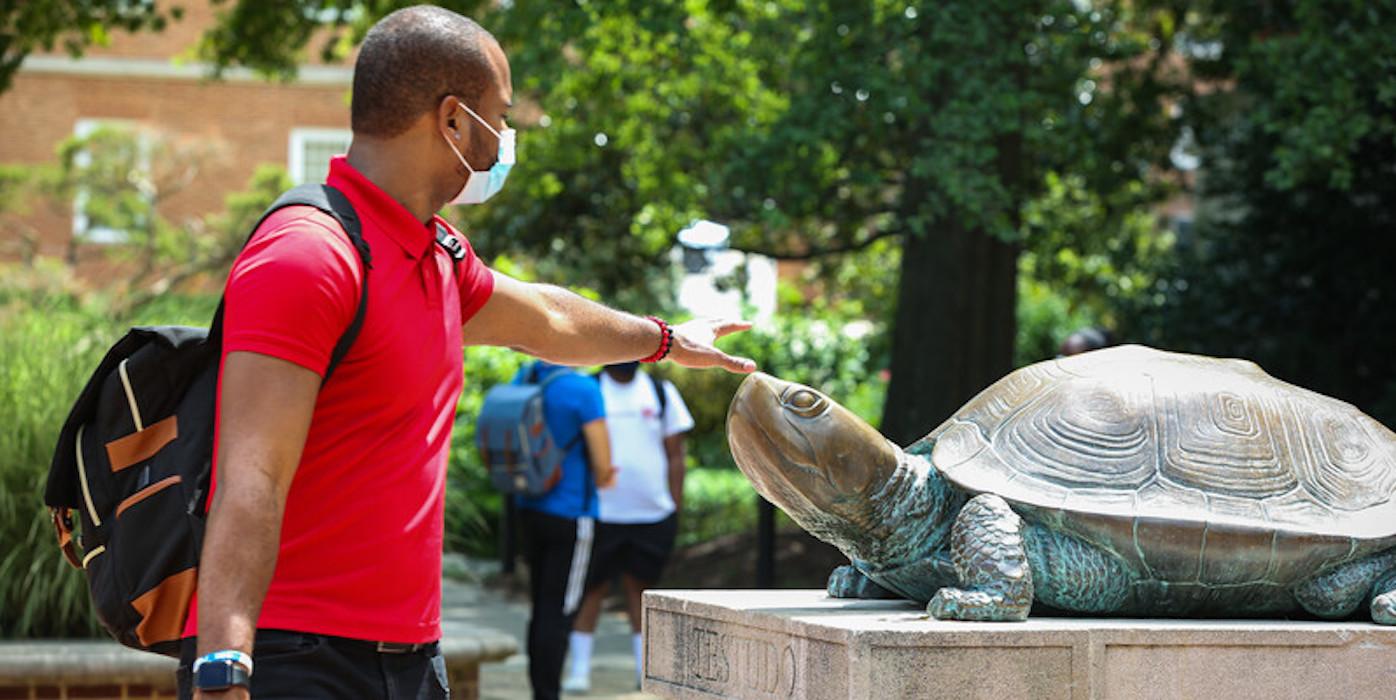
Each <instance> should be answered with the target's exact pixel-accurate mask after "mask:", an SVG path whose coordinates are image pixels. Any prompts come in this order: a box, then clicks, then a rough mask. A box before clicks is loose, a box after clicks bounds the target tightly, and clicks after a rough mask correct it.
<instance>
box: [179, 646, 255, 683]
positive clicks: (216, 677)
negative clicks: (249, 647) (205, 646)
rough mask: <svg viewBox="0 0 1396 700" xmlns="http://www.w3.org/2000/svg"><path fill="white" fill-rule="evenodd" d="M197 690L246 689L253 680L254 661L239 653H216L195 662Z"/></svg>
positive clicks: (194, 670)
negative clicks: (237, 687) (239, 687)
mask: <svg viewBox="0 0 1396 700" xmlns="http://www.w3.org/2000/svg"><path fill="white" fill-rule="evenodd" d="M192 670H193V675H194V689H195V690H227V689H229V688H232V687H234V686H242V687H244V688H246V687H247V686H248V684H249V683H250V682H251V680H252V659H251V657H249V656H248V655H247V654H244V653H242V652H239V651H215V652H213V653H212V654H205V655H203V656H200V657H199V658H198V659H196V660H195V661H194V668H193V669H192Z"/></svg>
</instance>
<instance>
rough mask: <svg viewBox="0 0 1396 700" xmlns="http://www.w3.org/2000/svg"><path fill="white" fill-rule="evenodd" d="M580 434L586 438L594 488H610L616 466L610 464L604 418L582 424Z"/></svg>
mask: <svg viewBox="0 0 1396 700" xmlns="http://www.w3.org/2000/svg"><path fill="white" fill-rule="evenodd" d="M582 435H584V436H585V438H586V443H587V455H588V456H590V457H591V474H592V476H593V477H595V478H596V488H598V489H605V488H610V487H611V486H612V485H614V484H615V482H616V468H615V465H613V464H611V435H610V433H608V432H607V431H606V419H605V418H597V419H596V420H594V421H591V422H590V423H586V424H584V425H582Z"/></svg>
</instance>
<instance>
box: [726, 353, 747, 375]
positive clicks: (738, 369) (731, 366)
mask: <svg viewBox="0 0 1396 700" xmlns="http://www.w3.org/2000/svg"><path fill="white" fill-rule="evenodd" d="M718 358H719V359H720V360H721V363H720V364H721V366H722V368H723V369H725V370H727V371H728V372H733V373H735V374H751V373H752V372H755V371H756V361H755V360H751V359H749V358H745V357H733V356H732V355H728V354H727V353H725V352H720V353H719V355H718Z"/></svg>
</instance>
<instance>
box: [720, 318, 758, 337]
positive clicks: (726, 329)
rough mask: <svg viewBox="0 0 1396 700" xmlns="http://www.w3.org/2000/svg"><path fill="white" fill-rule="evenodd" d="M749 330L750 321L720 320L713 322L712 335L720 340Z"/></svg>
mask: <svg viewBox="0 0 1396 700" xmlns="http://www.w3.org/2000/svg"><path fill="white" fill-rule="evenodd" d="M749 328H751V321H742V320H732V319H722V320H719V321H714V322H713V335H714V336H716V337H718V338H721V337H722V336H724V335H728V334H730V333H736V332H738V331H744V330H747V329H749Z"/></svg>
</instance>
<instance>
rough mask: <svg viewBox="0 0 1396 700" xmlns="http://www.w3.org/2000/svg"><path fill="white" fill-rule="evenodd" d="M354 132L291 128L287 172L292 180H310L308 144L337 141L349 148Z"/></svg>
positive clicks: (298, 181) (287, 151)
mask: <svg viewBox="0 0 1396 700" xmlns="http://www.w3.org/2000/svg"><path fill="white" fill-rule="evenodd" d="M352 134H353V132H351V131H350V130H348V129H326V128H321V127H296V128H294V129H291V136H290V138H289V139H287V144H286V172H287V173H288V174H289V175H290V176H291V181H292V182H294V183H295V184H297V185H303V184H305V183H306V182H307V181H308V180H309V178H308V176H307V174H306V169H307V167H306V166H308V165H310V164H309V163H307V162H306V159H305V151H306V146H308V145H310V144H312V143H315V142H321V143H323V142H326V141H334V142H335V143H343V144H344V146H345V149H346V150H347V149H348V147H349V141H350V139H351V138H352Z"/></svg>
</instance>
